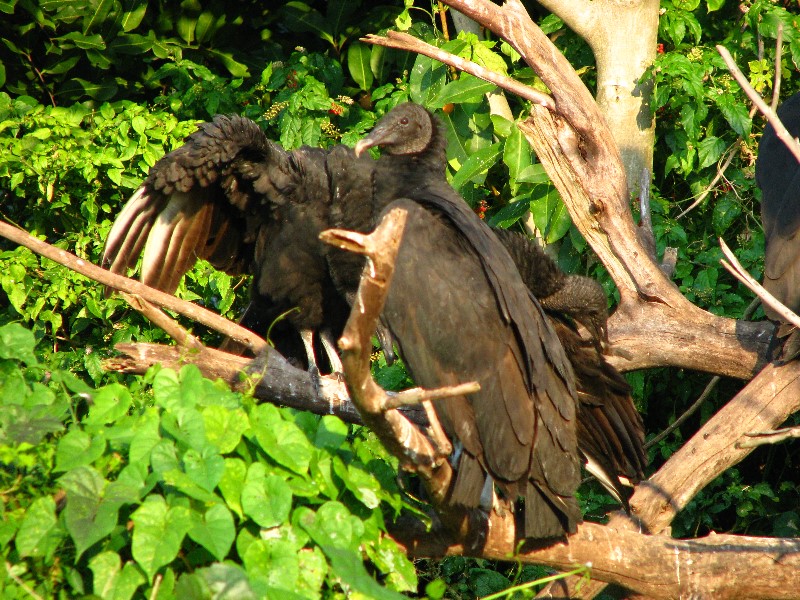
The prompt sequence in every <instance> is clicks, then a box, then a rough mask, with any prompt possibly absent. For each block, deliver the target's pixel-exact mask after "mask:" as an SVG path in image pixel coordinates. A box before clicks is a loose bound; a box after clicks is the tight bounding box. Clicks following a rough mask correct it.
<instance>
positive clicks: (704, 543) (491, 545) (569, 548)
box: [392, 523, 800, 600]
mask: <svg viewBox="0 0 800 600" xmlns="http://www.w3.org/2000/svg"><path fill="white" fill-rule="evenodd" d="M392 533H393V535H394V536H395V538H396V539H397V540H398V541H399V542H400V543H402V544H404V546H405V548H406V549H407V550H408V552H409V554H411V555H412V556H445V555H462V554H469V553H470V551H469V549H467V548H464V547H463V546H459V545H456V544H448V542H447V541H446V540H444V539H442V538H441V537H439V536H435V535H427V536H426V535H423V534H418V533H415V532H413V531H409V530H408V529H404V530H402V531H393V532H392ZM504 533H507V530H506V529H504V528H502V527H500V528H497V529H496V530H493V531H492V533H490V537H489V540H488V541H487V544H486V546H485V548H484V549H483V551H482V552H481V553H480V556H482V557H485V558H491V559H496V560H510V559H512V557H513V560H519V561H522V562H532V563H537V564H543V565H548V566H552V567H556V568H558V569H561V570H564V571H567V570H570V569H572V568H574V567H575V566H576V565H580V564H587V563H591V576H592V578H593V579H599V580H603V581H607V582H609V583H614V584H618V585H621V586H623V587H625V588H627V589H630V590H633V591H635V592H637V593H639V594H644V595H647V596H650V597H653V598H697V599H699V598H709V599H714V600H727V599H736V598H759V599H768V598H796V597H797V574H798V573H799V572H800V540H798V539H796V538H790V539H782V538H757V537H748V536H737V535H714V534H712V535H709V536H707V537H704V538H698V539H693V540H675V539H672V538H670V537H667V536H647V535H642V534H641V533H638V532H635V531H630V530H628V529H626V528H624V527H613V526H603V525H597V524H596V523H583V524H581V525H579V526H578V531H577V532H576V533H575V534H573V535H571V536H570V537H569V539H568V541H567V542H559V543H556V544H553V545H551V546H549V547H540V548H532V547H528V546H527V545H524V546H522V548H521V549H520V551H519V552H518V553H517V552H515V545H514V540H513V537H512V538H508V537H504V535H503V534H504ZM756 574H757V576H755V575H756ZM592 583H594V582H592ZM583 591H586V590H582V593H583Z"/></svg>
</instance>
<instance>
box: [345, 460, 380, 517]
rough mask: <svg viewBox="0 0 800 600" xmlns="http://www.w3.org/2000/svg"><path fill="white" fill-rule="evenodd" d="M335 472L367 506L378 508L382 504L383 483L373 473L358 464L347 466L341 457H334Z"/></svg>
mask: <svg viewBox="0 0 800 600" xmlns="http://www.w3.org/2000/svg"><path fill="white" fill-rule="evenodd" d="M333 469H334V472H335V473H336V474H337V475H338V476H339V477H340V478H341V480H342V481H344V484H345V486H346V487H347V489H348V490H350V491H351V492H352V493H353V495H354V496H355V497H356V498H357V499H358V500H360V501H361V502H362V503H363V504H364V506H366V507H367V508H377V507H378V505H379V504H380V495H381V492H382V490H381V485H380V483H378V480H377V479H375V477H374V476H373V475H372V474H371V473H367V472H366V471H364V469H363V467H361V466H360V465H357V464H351V465H348V466H346V465H345V464H344V462H343V461H342V459H341V458H339V457H338V456H335V457H334V458H333Z"/></svg>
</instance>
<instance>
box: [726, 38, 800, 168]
mask: <svg viewBox="0 0 800 600" xmlns="http://www.w3.org/2000/svg"><path fill="white" fill-rule="evenodd" d="M717 52H719V54H720V56H722V59H723V60H724V61H725V64H726V65H727V66H728V70H729V71H730V72H731V75H733V77H734V79H736V81H737V83H738V84H739V85H740V86H741V88H742V89H743V90H744V93H745V94H747V97H748V98H750V100H752V101H753V103H754V104H755V105H756V106H757V107H758V110H760V111H761V113H762V114H763V115H764V116H765V117H767V121H769V123H770V125H772V127H773V128H774V129H775V134H776V135H777V136H778V138H780V139H781V140H783V143H784V144H786V147H787V148H789V151H790V152H791V153H792V154H793V155H794V157H795V158H796V159H797V162H800V143H798V142H797V140H795V139H794V137H792V134H791V133H789V131H788V130H787V129H786V127H784V125H783V123H781V120H780V119H779V118H778V116H777V115H776V114H775V111H774V110H772V109H771V108H770V107H769V106H768V105H767V103H766V102H764V99H763V98H762V97H761V96H759V95H758V92H756V91H755V90H754V89H753V86H751V85H750V83H749V82H748V81H747V77H745V76H744V73H742V71H741V69H739V67H738V66H736V62H734V60H733V57H732V56H731V53H730V52H728V49H727V48H725V46H721V45H718V46H717Z"/></svg>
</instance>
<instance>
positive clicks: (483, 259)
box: [356, 104, 581, 538]
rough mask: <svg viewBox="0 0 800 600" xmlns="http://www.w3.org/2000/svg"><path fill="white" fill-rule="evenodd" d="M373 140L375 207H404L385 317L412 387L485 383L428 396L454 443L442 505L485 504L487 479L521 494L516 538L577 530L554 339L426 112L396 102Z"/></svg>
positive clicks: (567, 386)
mask: <svg viewBox="0 0 800 600" xmlns="http://www.w3.org/2000/svg"><path fill="white" fill-rule="evenodd" d="M370 146H382V147H383V148H384V149H385V153H384V155H383V156H382V157H381V159H380V160H379V161H378V163H377V166H376V168H375V175H374V180H375V184H374V186H375V192H374V198H375V199H376V204H378V206H376V208H378V207H380V204H385V205H387V206H398V205H399V206H403V207H404V208H406V209H407V210H408V211H409V219H408V222H407V224H406V229H405V232H404V235H403V242H402V244H401V246H400V250H399V254H398V257H397V262H396V265H395V273H394V279H393V281H392V285H391V287H390V290H389V293H388V296H387V299H386V306H385V308H384V314H383V316H384V319H385V321H386V323H387V325H388V327H389V330H390V331H391V333H392V335H393V336H394V339H395V340H396V343H397V345H398V347H399V350H400V354H401V356H402V358H403V360H404V361H405V363H406V366H407V368H408V369H409V371H410V373H411V376H412V378H413V379H414V381H415V382H416V383H417V384H418V385H422V386H425V387H439V386H445V385H451V384H454V383H460V382H464V381H473V380H474V381H478V382H479V383H480V385H481V390H480V391H479V392H477V393H475V394H471V395H470V396H468V397H456V398H449V399H446V400H440V401H437V402H435V408H436V412H437V416H438V417H439V420H440V421H441V422H442V426H443V427H444V429H445V431H446V432H447V434H448V435H449V436H450V438H451V440H452V441H453V442H454V443H456V444H457V445H458V444H460V446H461V447H462V448H461V452H460V454H459V456H458V459H457V474H456V478H455V481H454V483H453V486H452V489H451V491H450V496H449V501H450V502H452V503H453V504H458V505H462V506H465V507H467V508H478V507H484V508H486V506H487V494H486V492H487V490H488V491H491V489H492V488H491V487H490V486H491V482H492V480H493V482H494V483H495V484H496V485H497V486H498V487H499V488H500V489H501V490H502V491H503V493H504V495H505V497H506V498H507V499H509V500H510V501H512V502H513V501H515V500H516V499H517V498H518V497H522V498H524V520H523V521H522V527H521V531H522V534H523V536H524V537H526V538H552V537H561V536H563V535H564V534H565V533H571V532H573V531H575V527H576V526H577V523H578V522H579V521H580V519H581V513H580V510H579V508H578V505H577V502H576V500H575V496H574V494H575V490H576V488H577V486H578V483H579V482H580V465H579V460H578V448H577V440H576V432H577V424H576V403H577V395H576V390H575V380H574V374H573V371H572V367H571V365H570V363H569V361H568V360H567V357H566V356H565V354H564V350H563V348H562V346H561V343H560V342H559V341H558V338H557V337H556V334H555V332H554V330H553V328H552V327H551V326H550V325H549V323H548V321H547V319H546V317H545V315H544V313H543V311H542V309H541V307H540V306H539V304H538V303H537V301H536V300H535V298H534V297H533V296H532V295H531V294H530V292H529V291H528V289H527V288H526V287H525V284H524V283H523V281H522V279H521V277H520V274H519V271H518V270H517V268H516V266H515V264H514V262H513V261H512V259H511V257H510V256H509V254H508V252H507V250H506V249H505V248H504V246H503V244H502V243H501V242H500V240H499V239H498V237H497V236H496V235H495V234H494V233H493V232H492V230H491V229H490V228H489V227H488V226H487V225H486V224H485V223H484V222H483V221H481V220H480V219H479V218H478V217H477V215H475V213H473V212H472V210H471V209H470V208H469V207H468V206H467V205H466V203H465V202H464V201H463V199H462V198H461V197H460V196H459V195H458V194H457V193H456V192H455V190H453V188H452V187H450V185H449V184H448V183H447V181H446V179H445V177H444V165H445V140H444V137H443V135H442V134H441V131H440V130H439V126H438V124H437V123H436V122H435V121H434V119H433V117H432V115H430V113H428V112H427V111H426V110H425V109H424V108H422V107H420V106H418V105H414V104H402V105H399V106H397V107H395V108H394V109H392V111H390V112H389V113H388V114H387V115H386V116H384V117H383V118H382V119H381V120H380V121H379V122H378V123H377V125H376V127H375V128H374V129H373V130H372V132H371V133H370V134H369V135H368V137H366V138H365V139H363V140H361V141H360V142H359V143H358V144H357V145H356V153H357V154H360V153H361V152H363V151H364V150H365V149H366V148H368V147H370ZM487 474H488V475H490V476H491V478H487ZM487 484H488V485H487Z"/></svg>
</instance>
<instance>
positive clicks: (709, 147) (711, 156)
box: [697, 135, 727, 169]
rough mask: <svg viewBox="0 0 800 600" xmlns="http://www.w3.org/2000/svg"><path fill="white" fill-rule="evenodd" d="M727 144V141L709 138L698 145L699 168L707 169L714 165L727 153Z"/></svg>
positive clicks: (713, 137)
mask: <svg viewBox="0 0 800 600" xmlns="http://www.w3.org/2000/svg"><path fill="white" fill-rule="evenodd" d="M725 148H727V144H726V143H725V140H723V139H720V138H718V137H715V136H713V135H712V136H708V137H707V138H705V139H704V140H703V141H701V142H700V143H699V144H698V145H697V158H698V160H699V161H700V164H699V165H698V167H699V168H701V169H705V168H706V167H708V166H709V165H713V164H714V163H715V162H717V161H718V160H719V157H720V156H722V153H723V152H725Z"/></svg>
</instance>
